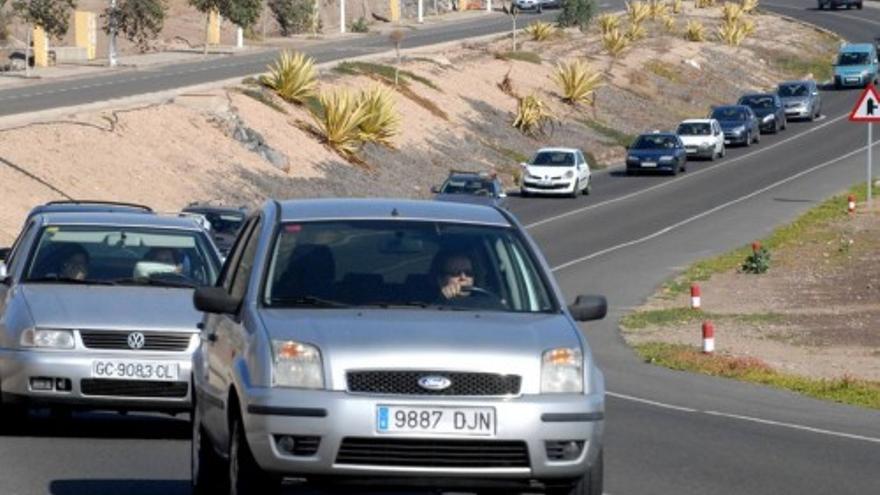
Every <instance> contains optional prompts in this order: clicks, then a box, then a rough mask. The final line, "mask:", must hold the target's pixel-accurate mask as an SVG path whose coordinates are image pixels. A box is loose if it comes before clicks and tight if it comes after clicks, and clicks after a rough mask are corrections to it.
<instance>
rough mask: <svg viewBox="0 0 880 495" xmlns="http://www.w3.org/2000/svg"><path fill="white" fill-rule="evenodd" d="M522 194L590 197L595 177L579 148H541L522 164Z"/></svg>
mask: <svg viewBox="0 0 880 495" xmlns="http://www.w3.org/2000/svg"><path fill="white" fill-rule="evenodd" d="M520 165H521V166H522V180H521V188H520V194H521V195H522V196H530V195H532V194H557V195H558V194H566V195H568V196H571V197H573V198H576V197H577V195H578V194H580V193H583V194H590V192H591V191H592V189H593V178H592V173H591V172H590V164H589V163H587V160H586V159H585V158H584V154H583V152H581V150H579V149H576V148H541V149H539V150H538V152H537V153H535V156H533V157H532V159H531V160H529V162H528V163H521V164H520Z"/></svg>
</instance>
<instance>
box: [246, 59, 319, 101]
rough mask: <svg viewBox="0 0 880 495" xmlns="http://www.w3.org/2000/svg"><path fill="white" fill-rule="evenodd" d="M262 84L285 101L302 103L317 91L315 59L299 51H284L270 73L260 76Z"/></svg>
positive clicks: (270, 67)
mask: <svg viewBox="0 0 880 495" xmlns="http://www.w3.org/2000/svg"><path fill="white" fill-rule="evenodd" d="M260 84H262V85H263V86H266V87H267V88H269V89H271V90H272V91H275V93H276V94H277V95H278V96H280V97H281V99H283V100H285V101H289V102H291V103H297V104H302V103H303V102H304V101H305V99H306V98H308V97H309V96H312V95H313V94H314V93H315V87H316V86H317V75H316V72H315V61H314V60H313V59H312V58H311V57H306V56H305V55H303V54H302V53H299V52H297V53H291V52H289V51H284V52H282V53H281V55H280V56H279V57H278V60H276V61H275V64H274V65H271V66H269V74H264V75H262V76H260Z"/></svg>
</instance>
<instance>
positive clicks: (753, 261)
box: [742, 243, 770, 274]
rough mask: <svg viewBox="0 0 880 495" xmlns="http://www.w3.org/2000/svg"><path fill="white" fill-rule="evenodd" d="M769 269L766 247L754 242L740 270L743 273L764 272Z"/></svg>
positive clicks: (768, 255)
mask: <svg viewBox="0 0 880 495" xmlns="http://www.w3.org/2000/svg"><path fill="white" fill-rule="evenodd" d="M769 269H770V251H767V248H765V247H763V246H761V245H760V244H758V243H755V245H754V246H752V253H751V254H750V255H748V256H747V257H746V260H745V262H743V264H742V271H743V272H745V273H755V274H759V273H765V272H766V271H767V270H769Z"/></svg>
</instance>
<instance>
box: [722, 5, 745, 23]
mask: <svg viewBox="0 0 880 495" xmlns="http://www.w3.org/2000/svg"><path fill="white" fill-rule="evenodd" d="M742 14H743V7H742V6H741V5H739V4H736V3H731V2H724V6H722V7H721V18H722V19H724V22H736V21H738V20H739V18H740V16H741V15H742Z"/></svg>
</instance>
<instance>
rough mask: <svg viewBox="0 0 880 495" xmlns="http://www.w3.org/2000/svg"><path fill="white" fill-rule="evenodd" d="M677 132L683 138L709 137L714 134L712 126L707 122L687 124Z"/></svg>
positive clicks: (682, 125) (683, 124)
mask: <svg viewBox="0 0 880 495" xmlns="http://www.w3.org/2000/svg"><path fill="white" fill-rule="evenodd" d="M676 132H677V133H678V134H679V135H681V136H708V135H710V134H712V126H711V125H709V123H707V122H685V123H682V124H680V125H679V126H678V130H677V131H676Z"/></svg>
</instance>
